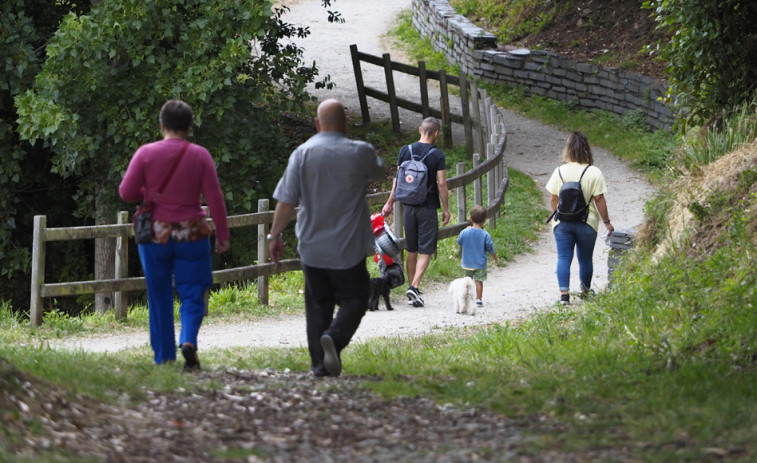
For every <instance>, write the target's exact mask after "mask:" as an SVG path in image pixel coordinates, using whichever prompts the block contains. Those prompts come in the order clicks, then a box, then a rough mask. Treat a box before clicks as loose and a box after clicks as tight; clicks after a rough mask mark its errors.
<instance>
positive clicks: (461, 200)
mask: <svg viewBox="0 0 757 463" xmlns="http://www.w3.org/2000/svg"><path fill="white" fill-rule="evenodd" d="M464 173H465V164H464V163H462V162H458V163H457V176H458V177H459V176H461V175H463V174H464ZM466 209H467V207H466V204H465V185H462V186H459V187H457V223H463V222H465V221H466V220H467V216H468V211H467V210H466Z"/></svg>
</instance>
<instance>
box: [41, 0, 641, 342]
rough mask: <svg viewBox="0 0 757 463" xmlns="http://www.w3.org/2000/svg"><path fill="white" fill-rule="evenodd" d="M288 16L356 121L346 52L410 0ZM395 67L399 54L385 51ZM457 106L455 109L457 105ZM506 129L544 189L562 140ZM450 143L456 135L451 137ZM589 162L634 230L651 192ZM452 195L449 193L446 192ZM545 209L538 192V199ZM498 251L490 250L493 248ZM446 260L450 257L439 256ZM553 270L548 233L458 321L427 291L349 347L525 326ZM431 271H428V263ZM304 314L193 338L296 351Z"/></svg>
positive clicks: (511, 125) (385, 26)
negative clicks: (492, 326)
mask: <svg viewBox="0 0 757 463" xmlns="http://www.w3.org/2000/svg"><path fill="white" fill-rule="evenodd" d="M286 3H287V4H288V6H289V7H290V8H291V13H290V14H289V15H288V16H287V19H288V20H289V21H290V22H293V23H301V24H307V25H309V26H310V29H311V32H312V34H311V36H310V37H309V38H308V39H306V40H303V41H300V42H299V43H300V44H301V45H302V46H303V47H304V48H305V59H306V61H312V60H317V61H318V62H319V64H320V67H321V69H322V72H323V73H324V74H330V75H331V79H332V81H334V82H335V83H336V84H337V88H336V89H335V90H331V91H328V90H315V89H313V93H314V94H315V95H316V96H317V97H318V98H320V99H322V98H327V97H333V98H338V99H339V100H341V101H342V102H344V104H345V106H346V107H347V108H348V110H349V111H352V112H354V113H359V111H360V106H359V103H358V101H357V96H356V92H355V84H354V76H353V71H352V63H351V59H350V54H349V46H350V44H352V43H356V44H357V45H358V48H359V49H360V50H361V51H365V52H367V53H371V54H376V55H381V54H382V53H384V52H386V51H387V49H386V48H385V47H386V46H387V44H388V43H389V42H390V41H389V40H387V39H386V38H382V35H383V34H385V33H386V31H388V30H389V29H390V28H391V27H393V25H394V24H395V23H396V17H397V15H398V13H400V12H401V11H402V10H405V9H408V8H410V0H384V1H381V2H374V1H368V0H351V1H346V2H339V3H338V4H337V5H336V6H335V7H336V9H337V10H338V11H339V12H341V13H342V16H343V17H344V18H345V20H346V22H345V23H343V24H330V23H328V22H327V20H326V12H325V11H324V10H323V8H322V7H321V6H320V1H318V0H289V1H287V2H286ZM392 57H393V59H394V60H400V57H401V53H395V52H393V51H392ZM376 70H377V71H378V72H369V70H368V69H364V71H363V72H364V78H365V80H366V84H367V85H372V86H375V87H377V88H385V86H384V84H383V82H384V80H383V73H382V72H381V71H380V70H379V69H378V68H376ZM395 79H396V81H395V84H396V85H397V89H398V93H399V94H402V95H403V96H406V97H408V98H411V99H416V100H419V96H418V94H419V90H418V83H417V80H414V79H410V78H408V79H405V78H400V77H397V78H395ZM369 104H370V106H371V117H372V118H381V117H384V118H385V117H388V105H386V104H385V103H382V102H379V101H377V100H372V99H369ZM458 104H459V103H458ZM504 113H505V123H506V127H507V131H508V144H507V154H506V156H507V164H508V165H509V166H510V167H513V168H515V169H517V170H520V171H522V172H524V173H526V174H528V175H530V176H531V177H532V178H533V179H534V180H535V181H536V182H537V183H538V185H539V187H540V188H541V189H542V190H543V189H544V185H545V184H546V181H547V180H548V178H549V175H550V174H551V172H552V171H553V170H554V168H555V167H556V166H557V165H558V164H559V160H558V155H559V153H560V150H561V148H562V146H563V143H564V141H565V140H566V138H567V137H568V134H567V133H565V132H563V131H560V130H557V129H555V128H553V127H549V126H546V125H544V124H541V123H539V122H536V121H533V120H529V119H525V118H523V117H521V116H518V115H516V114H514V113H512V112H509V111H504ZM401 117H402V118H403V125H405V126H409V127H416V126H417V125H418V123H419V121H420V117H419V116H417V115H414V114H410V113H407V112H404V111H403V112H402V113H401ZM456 138H457V137H456ZM594 154H595V158H596V162H595V164H596V165H597V166H598V167H599V168H600V169H601V170H602V171H603V173H604V175H605V179H606V181H607V185H608V188H609V190H610V191H609V194H607V195H606V197H607V202H608V207H609V211H610V216H611V217H612V219H613V224H614V225H615V227H616V228H618V229H622V228H629V227H633V226H636V225H638V224H640V223H641V221H642V218H643V213H642V206H643V204H644V202H645V201H646V200H647V199H649V197H650V195H651V194H652V192H653V190H652V188H651V186H650V185H649V184H648V183H647V182H646V181H645V180H644V179H643V178H642V176H641V175H640V174H638V173H637V172H634V171H633V170H631V169H630V168H629V167H628V166H627V165H626V164H625V163H624V162H622V161H619V160H618V159H617V158H615V157H614V156H613V155H611V154H610V153H608V152H606V151H604V150H601V149H596V148H595V153H594ZM451 194H454V193H453V192H451ZM545 205H546V192H545ZM498 245H499V246H501V244H498V243H495V246H498ZM607 250H608V248H607V246H605V244H604V243H603V242H602V241H601V237H600V240H599V241H598V243H597V246H596V249H595V253H594V264H595V267H594V283H593V287H594V288H595V289H597V290H601V289H602V288H604V287H605V286H606V285H607ZM439 258H448V256H439ZM556 262H557V256H556V251H555V247H554V240H553V238H552V236H551V233H550V232H547V231H546V229H545V231H544V232H543V233H541V234H540V236H539V240H538V242H536V243H535V244H534V252H533V253H531V254H525V255H521V256H519V257H517V258H516V260H515V261H514V262H511V263H509V264H507V266H506V267H502V268H492V269H490V272H489V280H488V281H487V283H486V286H485V292H484V300H485V307H484V308H482V309H479V311H478V313H477V314H476V315H475V316H469V315H458V314H455V313H454V312H453V310H452V309H451V308H450V307H449V304H448V301H447V292H446V288H445V287H444V286H442V285H435V286H433V285H432V286H426V287H422V288H421V289H422V290H423V291H424V293H425V296H424V298H425V300H426V307H425V308H412V307H408V306H407V304H406V300H405V299H404V297H400V298H397V299H396V300H393V304H394V305H395V308H396V310H395V311H393V312H387V311H384V310H383V303H382V304H381V306H380V307H382V309H381V310H380V311H379V312H369V313H367V314H366V316H365V318H364V319H363V322H362V324H361V326H360V328H359V330H358V332H357V334H356V337H355V339H354V341H355V342H361V341H365V340H367V339H370V338H374V337H381V336H409V335H418V334H422V333H429V332H434V331H438V330H443V329H445V328H448V327H453V326H471V325H481V324H487V323H492V322H504V321H506V320H512V319H515V318H523V317H526V316H528V315H529V314H531V313H533V312H534V311H537V310H545V309H548V308H550V307H552V306H553V305H554V303H555V301H556V300H557V299H558V296H559V294H558V289H557V279H556V276H555V265H556ZM432 265H433V263H432ZM571 285H572V288H573V289H574V290H576V289H577V288H578V269H577V264H575V263H574V265H573V272H572V276H571ZM147 341H148V335H147V332H146V331H141V332H134V333H129V334H121V335H111V336H101V337H89V338H81V339H69V340H65V341H50V344H51V346H53V347H60V348H74V349H76V348H81V349H84V350H87V351H96V352H104V351H115V350H120V349H124V348H128V347H135V346H141V345H145V344H146V343H147ZM305 344H306V339H305V322H304V316H298V317H290V318H283V319H271V320H262V321H255V322H248V323H243V324H239V323H237V324H233V325H228V324H213V323H212V322H210V323H207V324H206V325H204V326H203V328H202V330H201V332H200V348H201V349H209V348H224V347H235V346H267V347H277V346H281V347H294V346H301V345H302V346H304V345H305Z"/></svg>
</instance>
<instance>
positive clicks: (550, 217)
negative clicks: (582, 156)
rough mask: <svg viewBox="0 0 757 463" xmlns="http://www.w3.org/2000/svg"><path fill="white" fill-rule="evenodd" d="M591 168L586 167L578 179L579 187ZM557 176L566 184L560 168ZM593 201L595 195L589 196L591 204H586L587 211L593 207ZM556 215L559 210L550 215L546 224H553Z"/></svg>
mask: <svg viewBox="0 0 757 463" xmlns="http://www.w3.org/2000/svg"><path fill="white" fill-rule="evenodd" d="M589 167H591V165H587V166H586V167H585V168H584V171H583V172H581V176H580V177H578V184H579V185H580V184H581V180H582V179H583V178H584V174H585V173H586V171H587V170H589ZM557 175H559V176H560V181H562V182H563V183H565V179H564V178H562V172H560V168H559V167H558V168H557ZM582 191H583V190H582ZM593 199H594V195H589V202H588V203H586V208H587V209H588V208H589V206H591V202H592V200H593ZM556 214H557V209H555V210H554V211H552V214H550V215H549V218H547V221H546V222H545V223H549V222H551V221H552V218H554V216H555V215H556Z"/></svg>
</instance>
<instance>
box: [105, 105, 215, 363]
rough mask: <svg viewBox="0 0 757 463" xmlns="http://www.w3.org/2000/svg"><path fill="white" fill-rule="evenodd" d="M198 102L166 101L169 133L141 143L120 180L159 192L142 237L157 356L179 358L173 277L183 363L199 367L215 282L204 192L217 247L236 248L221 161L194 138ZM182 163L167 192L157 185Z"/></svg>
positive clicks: (130, 191)
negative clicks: (146, 239) (148, 232)
mask: <svg viewBox="0 0 757 463" xmlns="http://www.w3.org/2000/svg"><path fill="white" fill-rule="evenodd" d="M192 120H193V115H192V108H191V107H190V106H189V105H188V104H186V103H184V102H183V101H179V100H170V101H168V102H166V103H165V104H164V105H163V107H162V108H161V110H160V130H161V132H162V133H163V139H162V140H160V141H156V142H154V143H149V144H147V145H143V146H141V147H140V148H139V149H138V150H137V152H136V153H134V156H133V157H132V158H131V161H130V162H129V167H128V168H127V169H126V175H124V179H123V180H122V181H121V185H120V186H119V187H118V193H119V194H120V195H121V198H122V199H123V200H125V201H134V202H136V201H140V200H142V199H148V200H153V202H154V206H153V212H152V220H153V222H152V230H153V240H152V242H150V243H145V244H139V245H138V247H139V257H140V259H141V261H142V268H143V269H144V272H145V280H146V281H147V304H148V308H149V318H150V345H151V346H152V349H153V351H154V352H155V363H158V364H160V363H165V362H171V361H175V360H176V334H175V332H174V319H173V294H174V285H175V286H176V291H177V293H178V294H179V299H180V301H181V307H180V309H179V312H180V317H181V334H180V335H179V346H180V347H181V353H182V355H183V356H184V360H185V364H184V368H185V369H188V370H196V369H199V368H200V361H199V359H198V357H197V333H198V332H199V331H200V325H201V324H202V320H203V318H204V316H205V313H206V312H207V303H208V291H209V290H210V286H211V284H212V283H213V273H212V267H211V252H210V239H209V237H210V235H211V233H212V231H211V229H210V227H209V226H208V224H207V221H206V217H205V212H204V211H203V209H202V202H201V195H202V196H204V197H205V201H206V202H207V204H208V207H209V208H210V213H211V215H212V217H213V223H214V225H215V233H216V239H215V250H216V252H217V253H223V252H226V251H227V250H228V249H229V227H228V224H227V222H226V205H225V204H224V200H223V193H222V192H221V186H220V184H219V183H218V175H217V174H216V168H215V164H214V163H213V159H212V158H211V157H210V153H208V150H206V149H205V148H203V147H202V146H199V145H195V144H192V143H189V142H188V141H187V137H188V136H189V130H190V128H191V127H192ZM174 166H176V167H175V171H174V173H173V175H172V176H171V178H170V180H169V181H168V183H167V184H166V185H165V187H164V189H163V191H162V193H161V194H160V195H159V196H158V197H157V198H156V195H157V192H158V190H159V189H160V187H161V185H162V184H163V182H164V180H165V179H166V176H167V175H169V174H170V172H171V171H172V169H174Z"/></svg>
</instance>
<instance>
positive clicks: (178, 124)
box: [160, 100, 194, 132]
mask: <svg viewBox="0 0 757 463" xmlns="http://www.w3.org/2000/svg"><path fill="white" fill-rule="evenodd" d="M193 117H194V116H193V115H192V107H191V106H189V105H188V104H186V103H184V102H183V101H181V100H168V101H166V102H165V103H164V104H163V107H162V108H160V123H161V124H162V125H163V127H165V128H166V129H167V130H170V131H172V132H188V131H189V128H190V127H192V120H193Z"/></svg>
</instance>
